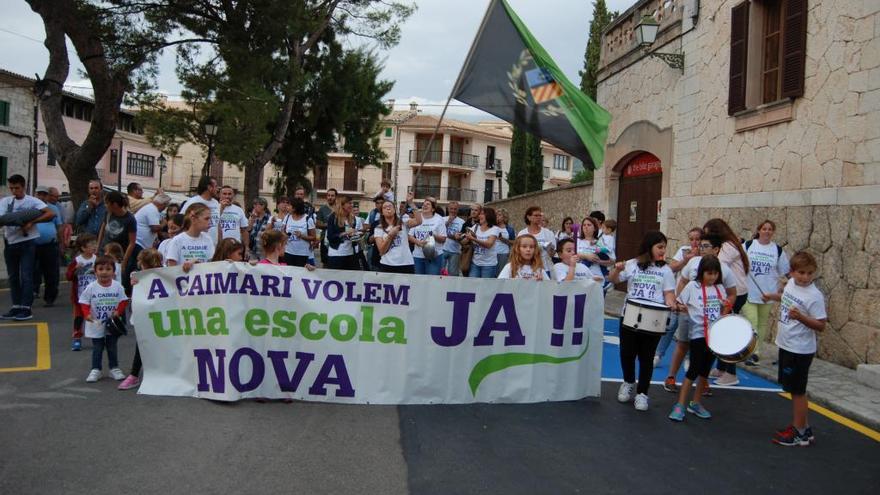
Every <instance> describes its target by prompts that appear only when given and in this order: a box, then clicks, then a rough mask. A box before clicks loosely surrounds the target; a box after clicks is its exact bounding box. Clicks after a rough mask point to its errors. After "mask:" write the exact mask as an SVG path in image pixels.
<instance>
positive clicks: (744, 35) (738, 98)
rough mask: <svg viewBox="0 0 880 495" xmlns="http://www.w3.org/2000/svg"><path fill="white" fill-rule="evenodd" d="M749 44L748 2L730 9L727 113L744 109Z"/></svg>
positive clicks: (731, 113)
mask: <svg viewBox="0 0 880 495" xmlns="http://www.w3.org/2000/svg"><path fill="white" fill-rule="evenodd" d="M748 45H749V3H748V2H743V3H741V4H739V5H737V6H736V7H734V8H733V9H731V20H730V81H729V83H730V85H729V91H730V92H729V94H728V97H727V115H733V114H735V113H736V112H739V111H742V110H745V109H746V55H747V53H748V47H749V46H748Z"/></svg>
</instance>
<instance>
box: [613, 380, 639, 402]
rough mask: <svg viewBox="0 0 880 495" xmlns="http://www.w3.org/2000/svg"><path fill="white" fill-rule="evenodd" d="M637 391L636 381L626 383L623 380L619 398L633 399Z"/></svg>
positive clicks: (621, 399)
mask: <svg viewBox="0 0 880 495" xmlns="http://www.w3.org/2000/svg"><path fill="white" fill-rule="evenodd" d="M635 391H636V384H635V383H626V382H623V383H621V384H620V388H619V389H618V390H617V400H618V401H619V402H629V401H631V400H632V399H633V395H634V393H635Z"/></svg>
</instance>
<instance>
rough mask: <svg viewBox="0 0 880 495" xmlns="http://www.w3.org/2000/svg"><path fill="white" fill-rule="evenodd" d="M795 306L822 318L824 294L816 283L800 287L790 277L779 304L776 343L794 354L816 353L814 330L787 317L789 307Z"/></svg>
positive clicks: (812, 316) (812, 315) (824, 315)
mask: <svg viewBox="0 0 880 495" xmlns="http://www.w3.org/2000/svg"><path fill="white" fill-rule="evenodd" d="M793 307H794V308H797V309H798V311H800V312H801V314H803V315H806V316H809V317H810V318H815V319H817V320H824V319H826V318H828V314H827V313H826V312H825V296H823V295H822V292H820V291H819V289H818V288H816V284H810V285H809V286H807V287H801V286H800V285H798V284H797V282H795V281H794V279H791V280H789V281H788V283H787V284H785V289H784V290H783V291H782V304H780V306H779V327H778V331H777V332H776V345H777V346H778V347H779V348H780V349H785V350H786V351H788V352H794V353H796V354H815V353H816V331H815V330H813V329H811V328H810V327H808V326H806V325H804V324H803V323H801V322H799V321H797V320H795V319H792V318H789V316H788V312H789V311H790V310H791V308H793Z"/></svg>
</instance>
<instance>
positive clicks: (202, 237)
mask: <svg viewBox="0 0 880 495" xmlns="http://www.w3.org/2000/svg"><path fill="white" fill-rule="evenodd" d="M166 249H167V251H166V252H167V256H166V257H165V261H170V260H174V261H176V262H177V264H178V265H182V264H183V263H184V262H186V261H192V262H198V263H207V262H208V261H211V258H213V257H214V239H213V238H212V237H211V236H210V235H209V234H207V233H205V232H202V233H201V234H199V236H198V237H192V236H190V235H189V234H188V233H186V232H181V233H179V234H177V235H176V236H174V238H172V239H170V242H169V244H168V247H167V248H166Z"/></svg>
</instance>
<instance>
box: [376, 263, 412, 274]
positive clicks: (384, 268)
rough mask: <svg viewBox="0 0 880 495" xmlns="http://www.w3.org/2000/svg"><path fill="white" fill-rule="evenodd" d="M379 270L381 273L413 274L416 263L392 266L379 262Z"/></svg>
mask: <svg viewBox="0 0 880 495" xmlns="http://www.w3.org/2000/svg"><path fill="white" fill-rule="evenodd" d="M379 271H380V272H382V273H408V274H410V275H415V273H416V265H401V266H394V265H384V264H382V263H379Z"/></svg>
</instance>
